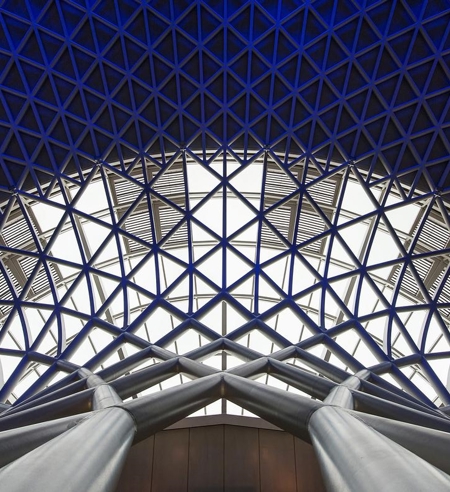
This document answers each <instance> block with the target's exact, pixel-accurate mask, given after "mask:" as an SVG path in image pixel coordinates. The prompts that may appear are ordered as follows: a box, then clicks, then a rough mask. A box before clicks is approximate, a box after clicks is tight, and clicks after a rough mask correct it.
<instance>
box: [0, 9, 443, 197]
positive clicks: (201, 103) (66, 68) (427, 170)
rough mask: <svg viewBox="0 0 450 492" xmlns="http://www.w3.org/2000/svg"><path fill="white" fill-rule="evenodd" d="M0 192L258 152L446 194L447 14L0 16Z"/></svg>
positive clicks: (63, 12)
mask: <svg viewBox="0 0 450 492" xmlns="http://www.w3.org/2000/svg"><path fill="white" fill-rule="evenodd" d="M2 6H3V10H2V11H1V13H0V24H1V29H0V84H1V90H0V103H1V104H0V142H1V149H0V153H1V160H0V167H1V172H2V176H1V182H2V183H4V184H5V188H4V190H5V191H7V190H8V187H14V186H17V185H18V186H22V184H23V182H24V181H27V180H28V183H29V185H32V183H35V184H36V185H37V184H38V183H39V182H41V183H42V182H46V181H48V180H49V179H51V176H49V174H48V173H49V172H50V174H51V173H53V171H54V170H55V169H67V168H70V170H71V172H72V171H77V170H78V171H79V170H80V169H82V168H86V167H87V168H89V167H91V165H92V161H93V160H94V159H102V160H105V161H108V162H117V161H121V162H125V161H126V160H127V159H129V158H134V157H135V156H137V155H141V156H142V155H143V154H148V155H155V154H161V153H162V154H163V155H164V153H165V152H169V154H171V153H172V152H173V151H174V150H176V149H177V148H179V147H180V146H181V147H185V146H188V147H190V148H192V149H196V150H200V149H216V148H218V147H220V146H221V145H222V144H223V142H226V144H227V145H229V146H232V147H234V148H241V149H242V148H244V149H246V148H253V149H255V148H256V149H257V148H260V147H261V146H262V147H264V146H270V147H271V148H276V150H277V151H279V152H282V153H284V154H285V156H286V159H288V156H289V155H300V154H305V155H306V156H310V155H315V156H316V157H320V158H322V159H324V160H325V161H328V160H330V159H332V160H334V161H337V162H341V161H347V160H350V159H353V160H355V161H357V162H358V163H360V164H361V165H363V166H364V167H365V168H368V169H374V168H376V169H378V170H379V171H380V172H382V173H384V172H391V171H395V172H396V173H401V175H405V174H407V175H408V176H407V177H406V176H404V178H405V180H406V179H407V180H408V181H409V182H410V183H413V184H414V185H416V184H417V183H418V182H419V181H420V182H421V186H422V187H423V188H425V189H426V188H428V186H430V187H431V188H434V187H436V186H437V187H439V188H445V187H447V186H448V172H447V171H446V167H445V166H446V164H447V162H448V155H449V151H450V144H449V132H450V128H449V118H448V111H449V97H448V96H449V63H450V62H449V60H450V46H449V25H450V22H449V20H450V11H449V9H448V5H447V8H445V7H446V2H444V3H442V2H438V1H434V0H433V1H427V2H406V1H404V0H396V1H391V0H384V1H375V2H373V1H370V2H364V4H363V5H361V2H357V1H354V0H340V1H337V2H334V1H330V0H318V1H315V2H305V3H303V2H295V1H292V0H285V1H282V2H263V1H261V2H256V1H255V2H253V1H252V2H221V1H214V2H201V1H197V2H190V1H178V0H176V1H175V0H172V1H170V0H168V1H156V2H136V1H132V0H124V1H121V2H117V5H114V6H111V4H110V2H107V1H92V2H91V1H90V2H87V3H85V2H76V1H62V0H57V1H53V0H48V1H47V2H39V6H38V4H36V3H34V2H26V1H24V0H23V1H4V2H2Z"/></svg>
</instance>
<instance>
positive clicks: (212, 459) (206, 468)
mask: <svg viewBox="0 0 450 492" xmlns="http://www.w3.org/2000/svg"><path fill="white" fill-rule="evenodd" d="M223 428H224V426H223V425H214V426H211V427H196V428H195V429H190V436H189V473H188V490H189V492H197V491H206V490H207V491H209V492H219V491H220V492H222V491H223V432H224V430H223Z"/></svg>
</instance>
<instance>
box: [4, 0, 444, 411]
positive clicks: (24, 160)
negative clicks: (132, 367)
mask: <svg viewBox="0 0 450 492" xmlns="http://www.w3.org/2000/svg"><path fill="white" fill-rule="evenodd" d="M446 7H448V6H447V5H442V3H440V2H435V1H428V2H404V1H394V2H393V1H391V0H388V1H378V2H371V3H370V2H367V4H364V5H360V4H359V2H356V1H351V0H345V1H344V0H341V1H339V2H332V1H315V2H305V3H301V4H300V3H299V2H289V1H284V2H235V3H234V2H200V1H199V2H181V1H178V0H173V1H161V2H159V1H158V2H142V3H141V2H131V1H121V2H114V5H112V4H111V2H100V1H98V2H87V3H83V4H81V3H77V2H69V1H67V2H65V1H64V2H63V1H53V0H51V1H48V2H47V3H45V2H39V5H37V2H29V1H23V2H20V1H19V2H17V1H14V2H12V1H11V2H10V1H5V2H3V3H2V4H1V10H0V24H1V25H0V137H1V138H0V146H1V147H0V201H1V216H0V230H1V233H0V273H1V275H0V318H1V321H2V327H1V329H0V354H1V359H0V360H1V364H2V374H3V375H2V379H3V383H4V384H3V387H2V389H1V390H0V397H1V398H2V401H5V402H8V404H9V403H14V402H16V401H17V400H19V402H20V401H25V400H27V399H28V398H30V397H31V395H34V394H36V393H37V392H39V391H42V390H44V388H45V387H46V386H47V385H49V384H50V383H52V382H55V381H56V380H57V379H58V378H60V379H61V378H63V380H64V381H65V380H66V379H67V378H69V379H70V378H71V377H72V378H73V377H74V375H76V374H77V370H78V368H79V367H86V368H88V369H89V370H91V371H106V370H108V368H110V367H113V364H115V363H118V361H121V360H127V358H128V357H130V356H132V355H133V354H138V353H140V352H139V351H140V350H146V347H156V348H159V352H156V353H157V355H155V352H152V353H153V358H151V359H143V360H141V362H144V363H145V364H148V363H149V360H150V362H152V363H158V361H161V360H170V359H171V358H177V357H178V356H180V355H188V356H189V357H190V356H191V355H192V354H193V355H192V357H193V358H194V359H195V360H201V361H202V362H203V363H204V365H206V364H208V365H210V366H212V367H213V368H214V369H216V370H221V371H225V370H229V369H230V368H232V367H234V366H236V365H239V364H242V363H243V361H244V362H245V361H248V360H254V359H258V358H260V357H262V356H268V355H271V357H274V358H275V359H277V360H282V361H284V362H283V363H286V362H288V363H291V364H294V365H299V364H300V365H301V364H302V362H301V361H300V359H299V358H298V352H296V350H300V349H302V350H305V351H307V353H309V354H312V355H315V356H317V357H318V358H319V359H320V360H323V361H324V362H327V363H328V362H329V363H331V364H332V365H333V366H334V367H335V368H336V370H337V371H344V372H347V373H349V374H353V373H355V372H358V371H361V370H363V369H366V368H369V369H370V370H371V372H372V374H373V375H379V376H380V377H381V378H384V380H385V381H388V382H389V383H395V384H396V385H397V386H399V387H400V388H402V389H403V390H404V391H406V392H407V393H409V394H411V395H414V396H415V397H416V398H417V399H418V400H420V401H422V402H426V403H427V404H429V405H431V406H432V407H433V406H434V407H441V406H447V405H448V404H449V403H450V396H449V393H448V389H447V386H448V382H447V379H448V371H449V363H448V361H449V356H450V350H449V341H450V336H449V331H448V326H449V316H450V284H449V283H448V274H449V261H448V252H449V242H450V229H449V226H450V220H449V216H448V196H447V193H448V191H450V190H449V183H450V181H449V179H450V178H449V175H448V174H449V173H448V171H449V169H450V167H449V166H448V156H449V151H450V145H449V128H450V125H449V118H448V112H449V108H450V98H449V86H450V84H449V80H450V78H449V68H448V64H449V60H450V46H449V44H450V42H449V31H450V22H449V20H450V9H449V8H446ZM230 347H231V348H230ZM161 349H164V350H161ZM286 351H287V352H286ZM286 353H288V354H290V356H289V357H288V358H286V357H285V354H286ZM138 367H139V366H138ZM327 367H328V366H327ZM242 370H243V371H244V373H245V369H242ZM314 371H315V373H318V374H321V375H323V372H322V371H323V368H320V367H316V369H314ZM67 374H69V376H66V375H67ZM70 375H71V376H70ZM260 377H262V378H263V379H264V382H266V383H267V384H280V383H277V382H276V381H274V379H273V378H272V377H271V376H267V375H265V376H260ZM374 377H375V376H374ZM184 378H185V376H183V375H182V376H179V375H177V376H174V379H172V380H170V383H169V382H165V383H164V384H166V385H167V384H180V383H183V382H184V380H185V379H184ZM379 382H380V381H379ZM161 384H162V387H164V385H163V383H161ZM283 384H284V388H286V384H285V382H284V383H283ZM380 384H381V383H380ZM386 384H387V383H386ZM288 389H292V388H291V385H289V384H288ZM391 389H392V388H391ZM44 391H45V390H44ZM217 405H219V406H216V407H214V408H213V407H211V411H237V410H236V408H234V407H232V406H231V405H230V404H226V403H223V405H222V407H220V403H219V404H217ZM227 405H228V407H227ZM233 408H234V410H233Z"/></svg>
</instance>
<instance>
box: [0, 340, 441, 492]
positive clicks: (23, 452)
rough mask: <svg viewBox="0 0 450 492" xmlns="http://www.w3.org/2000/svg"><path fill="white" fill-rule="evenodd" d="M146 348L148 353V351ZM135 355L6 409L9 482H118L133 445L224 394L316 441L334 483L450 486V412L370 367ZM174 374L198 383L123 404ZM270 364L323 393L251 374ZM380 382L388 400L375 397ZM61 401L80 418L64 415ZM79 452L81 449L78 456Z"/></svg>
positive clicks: (106, 486) (4, 478) (268, 369)
mask: <svg viewBox="0 0 450 492" xmlns="http://www.w3.org/2000/svg"><path fill="white" fill-rule="evenodd" d="M144 352H145V354H146V355H145V356H148V354H149V351H148V349H144ZM135 359H136V356H133V357H130V358H129V359H124V360H123V361H120V362H118V363H116V364H115V366H114V367H112V368H111V371H112V372H114V377H113V378H112V379H111V380H110V381H108V382H107V383H106V382H105V381H104V379H102V378H101V377H99V376H98V375H94V374H92V373H91V371H88V370H85V369H82V370H79V371H77V374H78V377H79V378H81V379H79V382H76V383H73V382H70V381H68V382H67V385H66V386H65V387H63V388H61V384H59V385H58V386H59V387H58V388H57V389H55V391H53V392H52V391H49V390H47V391H46V396H45V402H42V397H41V398H40V397H39V395H36V396H35V397H33V398H30V399H29V400H28V401H27V402H24V403H22V405H19V406H17V407H16V408H14V407H12V408H11V409H9V410H6V411H5V412H4V413H3V414H2V416H1V417H0V425H1V428H2V430H3V431H2V432H1V433H0V449H1V450H2V453H1V455H2V462H1V464H2V465H3V468H2V469H1V471H0V484H1V485H0V487H1V489H2V490H27V489H30V488H31V487H35V488H37V489H38V490H44V489H45V490H49V491H53V490H54V491H59V490H61V489H62V488H64V490H69V489H67V486H68V485H67V484H70V485H69V487H71V488H70V490H92V491H94V490H95V491H108V490H109V491H113V490H114V487H115V484H116V481H117V479H118V476H119V474H120V470H121V467H122V465H123V463H124V460H125V457H126V454H127V450H128V448H129V446H130V445H131V444H132V442H138V441H140V440H142V439H146V438H147V437H149V436H151V435H153V434H154V433H156V432H158V431H159V430H162V429H164V428H166V427H167V426H169V425H171V424H172V423H175V422H177V421H178V420H180V419H181V418H183V417H185V416H187V415H189V414H191V413H192V412H194V411H196V410H197V409H199V408H201V407H203V406H205V405H208V404H209V403H211V402H213V401H215V400H217V399H219V398H226V399H228V400H230V401H232V402H235V403H237V404H239V405H241V406H242V407H244V408H246V409H247V410H249V411H251V412H253V413H255V414H257V415H259V416H260V417H262V418H264V419H266V420H267V421H269V422H271V423H273V424H275V425H277V426H278V427H280V428H282V429H284V430H286V431H288V432H290V433H292V434H294V435H295V436H297V437H299V438H301V439H303V440H305V441H307V442H312V444H313V446H314V448H315V450H316V452H317V456H318V459H319V462H320V465H321V468H322V473H323V476H324V479H325V481H326V484H327V488H328V489H329V490H342V488H345V489H346V490H355V491H356V490H359V491H377V490H424V489H425V488H430V489H432V490H448V488H449V487H450V476H448V475H447V473H450V466H449V464H448V460H446V459H445V451H446V450H448V447H449V446H450V418H449V417H447V416H446V415H445V414H444V413H442V412H439V411H437V410H435V409H433V408H427V407H426V406H424V404H423V403H421V402H419V401H414V399H412V398H411V397H407V398H404V399H403V401H402V402H401V403H399V400H400V398H401V397H400V396H399V395H398V394H396V393H393V392H391V391H390V390H389V389H385V388H380V387H379V386H377V385H376V384H374V383H371V382H369V380H370V379H371V378H372V374H371V373H370V371H362V372H360V373H357V374H355V375H353V376H350V377H348V378H347V379H345V380H343V381H341V382H339V383H338V382H333V381H331V380H330V379H327V378H326V377H324V376H321V377H319V376H316V375H314V374H312V373H311V372H308V371H307V370H305V369H301V368H299V367H295V366H292V365H286V364H282V363H281V362H279V361H277V360H276V359H272V358H268V357H264V358H261V359H257V360H255V361H251V362H247V363H245V364H243V365H242V366H240V367H238V368H236V369H233V370H228V371H225V372H223V371H216V370H213V369H211V370H206V367H205V366H204V365H203V364H201V363H199V362H196V361H195V360H193V359H188V358H185V357H180V358H178V359H172V360H169V361H167V362H161V363H159V364H156V365H154V366H151V367H148V368H146V369H143V370H141V371H137V372H134V373H132V374H128V375H125V373H126V372H127V371H128V364H133V363H134V361H135ZM310 362H311V363H312V365H316V364H320V366H321V367H323V368H324V369H326V368H327V366H329V364H328V363H327V362H325V361H323V360H320V359H319V360H313V361H310ZM115 371H117V372H115ZM174 373H184V374H186V375H188V376H189V377H191V378H193V379H194V380H193V381H191V382H189V383H185V384H183V385H181V386H179V387H174V388H170V389H167V390H163V391H160V392H157V393H154V394H151V395H148V396H144V397H141V398H138V399H132V400H130V401H126V402H122V398H124V397H128V396H129V395H130V391H129V390H128V388H133V390H134V392H139V391H142V390H143V389H144V388H149V387H151V386H153V385H155V384H157V383H158V382H159V381H162V380H164V379H167V378H169V377H171V376H172V375H173V374H174ZM260 373H270V374H271V375H273V376H274V377H277V378H280V379H281V380H283V381H285V380H286V379H288V380H289V384H292V385H295V386H296V387H297V388H299V389H301V390H302V391H304V392H305V393H307V394H309V395H311V396H313V398H310V397H307V396H299V395H295V394H292V393H288V392H285V391H281V390H279V389H276V388H272V387H269V386H266V385H263V384H260V383H257V382H255V381H252V380H251V378H252V377H255V376H256V375H257V374H260ZM122 381H126V384H121V383H122ZM63 389H66V392H65V393H62V390H63ZM377 391H381V392H382V393H383V395H384V396H385V398H380V397H379V396H374V395H373V394H371V393H377ZM67 393H71V394H67ZM131 393H133V391H131ZM61 395H63V396H61ZM80 395H81V397H80ZM321 400H322V401H321ZM64 401H71V402H72V404H71V405H67V404H66V403H64ZM80 402H84V406H83V405H81V406H80ZM353 402H355V403H356V408H358V402H362V406H363V407H364V408H363V409H358V410H353ZM360 406H361V405H360ZM61 408H63V409H64V413H66V414H68V415H69V416H66V417H64V418H61V413H60V412H61ZM82 412H84V413H82ZM38 422H39V423H38ZM6 429H10V430H6ZM74 449H76V456H78V457H79V458H78V459H75V460H74V459H73V456H72V455H73V450H74ZM87 456H89V458H88V459H87V458H86V457H87ZM78 460H81V461H78ZM43 462H45V466H44V467H42V463H43ZM30 470H31V472H30ZM368 477H370V478H368ZM63 484H64V485H63Z"/></svg>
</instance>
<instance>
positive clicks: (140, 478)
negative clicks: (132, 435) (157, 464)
mask: <svg viewBox="0 0 450 492" xmlns="http://www.w3.org/2000/svg"><path fill="white" fill-rule="evenodd" d="M153 444H154V437H153V436H152V437H150V438H149V439H146V440H145V441H142V442H140V443H138V444H135V445H134V446H132V447H131V449H130V451H129V453H128V458H127V461H126V462H125V465H124V467H123V470H122V475H121V477H120V480H119V483H118V485H117V488H116V491H117V492H136V491H138V490H139V491H142V492H144V491H145V492H150V491H151V483H152V468H153Z"/></svg>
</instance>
